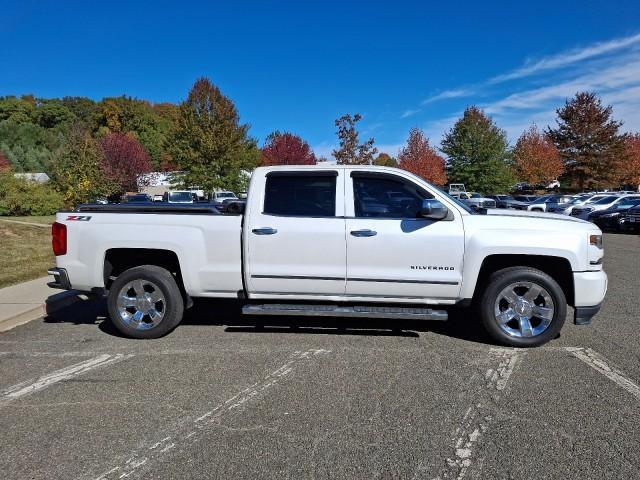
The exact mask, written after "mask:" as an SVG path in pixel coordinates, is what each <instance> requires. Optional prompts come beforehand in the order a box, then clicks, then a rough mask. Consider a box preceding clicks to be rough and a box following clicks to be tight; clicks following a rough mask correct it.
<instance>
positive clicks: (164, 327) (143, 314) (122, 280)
mask: <svg viewBox="0 0 640 480" xmlns="http://www.w3.org/2000/svg"><path fill="white" fill-rule="evenodd" d="M107 306H108V309H109V317H110V318H111V322H112V324H113V325H114V326H115V327H116V329H118V330H119V331H120V332H121V333H123V334H124V335H126V336H127V337H131V338H158V337H161V336H163V335H165V334H166V333H168V332H170V331H171V330H173V329H174V328H175V327H176V326H177V325H178V324H179V323H180V321H181V320H182V314H183V312H184V301H183V299H182V294H181V292H180V288H178V285H177V283H176V281H175V278H174V277H173V275H171V273H170V272H169V271H168V270H166V269H164V268H161V267H157V266H155V265H142V266H140V267H134V268H130V269H129V270H126V271H124V272H123V273H121V274H120V275H119V276H118V278H116V279H115V281H114V282H113V284H112V285H111V288H110V290H109V296H108V297H107Z"/></svg>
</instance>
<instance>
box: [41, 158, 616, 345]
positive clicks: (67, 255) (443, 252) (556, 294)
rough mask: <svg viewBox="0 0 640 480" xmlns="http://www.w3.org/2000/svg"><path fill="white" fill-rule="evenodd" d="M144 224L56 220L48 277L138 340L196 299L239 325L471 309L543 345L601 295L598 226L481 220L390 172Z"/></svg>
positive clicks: (111, 217)
mask: <svg viewBox="0 0 640 480" xmlns="http://www.w3.org/2000/svg"><path fill="white" fill-rule="evenodd" d="M390 191H402V192H403V193H405V194H406V196H407V197H411V198H412V199H413V201H412V203H411V205H407V204H406V203H404V202H397V201H396V200H395V199H394V198H393V197H389V196H388V195H386V193H387V192H390ZM365 198H371V199H373V201H374V202H375V203H376V204H377V205H381V206H383V207H384V208H385V209H386V210H385V211H384V212H381V211H380V210H379V209H378V208H376V209H374V210H369V209H368V208H367V202H364V201H363V200H364V199H365ZM127 207H133V208H127ZM140 212H144V213H149V212H154V213H155V214H154V215H148V214H140V213H136V210H135V206H130V205H121V206H110V205H89V206H84V207H81V208H79V209H78V212H77V213H76V212H74V213H73V214H72V215H70V214H69V212H60V213H58V214H57V216H56V223H54V226H53V228H52V234H53V241H52V245H53V247H54V253H55V256H56V264H57V267H56V268H52V269H50V270H49V273H50V274H51V275H53V277H54V281H53V282H51V283H50V284H49V285H50V286H52V287H53V288H63V289H75V290H78V291H81V292H88V291H95V290H98V291H99V290H103V289H104V290H105V291H106V292H107V308H108V313H109V319H110V321H111V322H112V324H113V325H114V326H115V328H117V329H118V330H119V331H120V332H122V333H123V334H124V335H126V336H129V337H134V338H156V337H159V336H162V335H165V334H167V333H168V332H170V331H171V330H172V329H174V328H175V327H176V326H177V325H178V324H179V323H180V321H181V320H182V316H183V312H184V309H185V308H188V307H189V305H190V304H191V301H192V298H197V297H208V298H234V299H236V300H239V301H240V302H241V307H242V312H243V313H244V314H246V315H276V316H283V315H297V316H300V315H311V316H315V317H317V316H319V315H321V316H335V317H345V316H349V317H360V318H364V319H366V318H387V319H392V320H393V319H395V320H398V319H420V320H446V319H447V316H448V313H447V309H448V308H454V307H455V306H456V305H458V306H464V305H469V304H471V303H472V302H471V300H472V299H476V301H475V302H474V303H475V304H477V305H478V308H479V312H478V313H479V317H480V319H481V321H482V323H483V325H484V327H485V329H486V330H487V332H489V334H490V335H491V336H492V337H493V338H494V339H495V340H496V341H499V342H501V343H503V344H506V345H510V346H519V347H524V346H537V345H542V344H544V343H546V342H548V341H549V340H551V339H554V338H556V337H557V336H558V333H559V331H560V329H561V327H562V325H563V322H564V320H565V317H566V314H567V305H571V306H574V322H575V323H577V324H585V323H589V322H591V319H592V317H593V316H594V315H595V314H596V313H597V312H598V311H599V309H600V305H601V303H602V301H603V299H604V296H605V293H606V289H607V276H606V274H605V273H604V271H603V270H602V262H601V259H602V257H603V255H604V253H603V245H602V231H601V230H600V229H599V228H598V227H597V226H595V225H593V224H590V223H588V222H584V221H581V220H578V219H574V218H571V217H558V218H554V219H549V218H545V217H544V216H543V215H541V214H538V213H533V212H509V213H508V214H505V211H504V210H498V209H492V210H489V211H488V212H486V214H479V213H477V212H475V211H474V210H472V209H471V208H469V207H468V206H466V205H464V204H462V203H460V202H459V201H458V200H455V199H453V198H452V197H449V196H448V195H447V194H445V193H443V192H440V191H439V190H438V189H437V188H436V187H434V186H432V185H430V184H429V183H427V182H426V181H424V180H423V179H421V178H419V177H417V176H415V175H412V174H411V173H409V172H406V171H404V170H399V169H393V168H386V167H377V166H344V165H330V166H329V165H322V166H287V167H259V168H257V169H255V170H254V172H253V175H252V177H251V181H250V186H249V197H248V204H247V208H246V211H245V212H244V214H242V215H221V214H219V212H218V211H217V210H216V209H215V208H213V206H212V205H202V206H201V205H174V206H172V205H158V204H152V205H147V206H144V208H140ZM78 213H79V214H78ZM118 219H121V220H120V223H121V225H122V227H126V228H118V223H119V220H118ZM78 220H87V221H78ZM145 242H147V243H145ZM80 245H81V248H78V246H80Z"/></svg>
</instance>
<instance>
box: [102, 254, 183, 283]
mask: <svg viewBox="0 0 640 480" xmlns="http://www.w3.org/2000/svg"><path fill="white" fill-rule="evenodd" d="M142 265H155V266H157V267H162V268H164V269H166V270H168V271H169V272H170V273H171V274H172V275H173V276H174V277H175V280H176V283H177V284H178V287H179V288H180V290H181V291H182V292H183V295H184V292H185V288H184V281H183V278H182V270H181V268H180V260H179V258H178V255H177V254H176V253H175V252H174V251H172V250H165V249H156V248H110V249H108V250H107V251H106V252H105V255H104V265H103V276H104V286H105V289H107V290H108V289H109V288H110V286H111V284H112V283H113V281H114V280H115V278H117V277H118V275H120V274H121V273H122V272H124V271H125V270H128V269H130V268H134V267H139V266H142Z"/></svg>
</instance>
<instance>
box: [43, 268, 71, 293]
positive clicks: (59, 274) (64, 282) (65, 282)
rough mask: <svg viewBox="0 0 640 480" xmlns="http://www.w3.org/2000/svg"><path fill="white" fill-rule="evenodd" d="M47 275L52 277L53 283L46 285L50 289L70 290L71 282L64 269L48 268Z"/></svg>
mask: <svg viewBox="0 0 640 480" xmlns="http://www.w3.org/2000/svg"><path fill="white" fill-rule="evenodd" d="M47 273H48V274H49V275H53V282H49V283H47V285H48V286H49V287H51V288H57V289H59V290H71V282H70V281H69V275H68V274H67V271H66V270H65V269H64V268H56V267H54V268H50V269H49V270H47Z"/></svg>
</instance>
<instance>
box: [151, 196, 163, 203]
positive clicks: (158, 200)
mask: <svg viewBox="0 0 640 480" xmlns="http://www.w3.org/2000/svg"><path fill="white" fill-rule="evenodd" d="M153 201H154V202H162V201H164V198H163V196H162V195H154V196H153Z"/></svg>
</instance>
